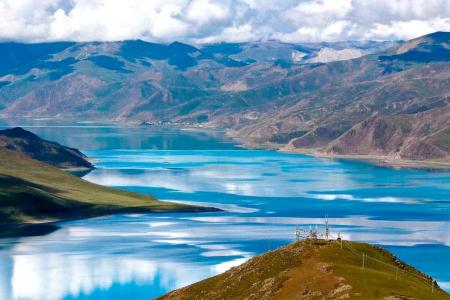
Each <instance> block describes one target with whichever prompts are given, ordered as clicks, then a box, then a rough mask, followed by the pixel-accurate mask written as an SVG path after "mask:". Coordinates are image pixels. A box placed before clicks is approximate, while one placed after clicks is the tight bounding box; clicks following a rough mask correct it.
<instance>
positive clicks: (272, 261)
mask: <svg viewBox="0 0 450 300" xmlns="http://www.w3.org/2000/svg"><path fill="white" fill-rule="evenodd" d="M363 254H364V266H363ZM431 283H432V281H431V278H429V277H428V276H426V275H424V274H422V273H420V272H419V271H417V270H416V269H414V268H412V267H411V266H409V265H407V264H405V263H403V262H401V261H400V260H398V259H397V258H395V257H394V256H393V255H392V254H390V253H389V252H387V251H385V250H383V249H381V248H379V247H376V246H372V245H369V244H364V243H354V242H349V241H343V243H342V249H341V245H340V243H339V242H337V241H323V240H317V241H314V240H305V241H300V242H296V243H294V244H290V245H288V246H286V247H283V248H280V249H278V250H275V251H271V252H268V253H266V254H263V255H260V256H256V257H254V258H252V259H250V260H249V261H248V262H246V263H244V264H242V265H240V266H238V267H234V268H232V269H230V270H229V271H227V272H225V273H223V274H220V275H218V276H215V277H211V278H209V279H206V280H203V281H200V282H198V283H195V284H193V285H190V286H188V287H185V288H181V289H179V290H176V291H173V292H171V293H169V294H167V295H165V296H162V297H161V298H159V299H160V300H163V299H164V300H167V299H177V300H179V299H186V300H187V299H189V300H194V299H205V300H215V299H217V300H219V299H223V300H226V299H230V300H231V299H233V300H236V299H258V300H264V299H280V300H287V299H361V300H372V299H374V300H375V299H384V300H404V299H423V300H428V299H450V295H448V294H447V293H445V292H444V291H443V290H442V289H440V288H439V287H438V286H437V285H436V284H435V285H434V287H433V288H432V284H431Z"/></svg>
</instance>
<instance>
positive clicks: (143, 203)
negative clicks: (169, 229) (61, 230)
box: [0, 148, 211, 224]
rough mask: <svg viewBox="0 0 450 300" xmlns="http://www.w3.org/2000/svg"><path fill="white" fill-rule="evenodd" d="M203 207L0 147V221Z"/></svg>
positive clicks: (192, 209) (201, 209)
mask: <svg viewBox="0 0 450 300" xmlns="http://www.w3.org/2000/svg"><path fill="white" fill-rule="evenodd" d="M204 210H208V208H202V207H195V206H189V205H183V204H177V203H169V202H162V201H158V200H156V199H155V198H153V197H150V196H144V195H139V194H135V193H132V192H126V191H120V190H116V189H113V188H109V187H104V186H100V185H97V184H93V183H89V182H87V181H85V180H83V179H80V178H78V177H76V176H73V175H71V174H68V173H66V172H64V171H61V170H59V169H57V168H55V167H52V166H50V165H47V164H45V163H42V162H39V161H37V160H33V159H31V158H29V157H27V156H25V155H24V154H21V153H19V152H13V151H9V150H5V149H2V148H0V224H9V223H36V222H43V221H49V220H60V219H66V218H82V217H89V216H98V215H105V214H112V213H121V212H165V211H204ZM209 210H211V209H209Z"/></svg>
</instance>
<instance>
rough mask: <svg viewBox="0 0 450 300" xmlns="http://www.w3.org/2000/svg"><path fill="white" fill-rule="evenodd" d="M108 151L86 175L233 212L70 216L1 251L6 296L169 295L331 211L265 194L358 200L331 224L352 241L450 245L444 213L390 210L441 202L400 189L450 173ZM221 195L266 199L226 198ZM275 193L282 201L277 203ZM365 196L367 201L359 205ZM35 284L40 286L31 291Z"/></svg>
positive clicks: (0, 289) (296, 159)
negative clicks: (119, 287)
mask: <svg viewBox="0 0 450 300" xmlns="http://www.w3.org/2000/svg"><path fill="white" fill-rule="evenodd" d="M125 152H126V153H125ZM101 153H103V154H101V155H104V156H101V155H99V156H97V158H98V159H100V160H101V163H100V164H99V166H100V169H97V170H95V171H93V172H92V173H90V174H89V175H87V176H86V177H85V179H87V180H90V181H93V182H97V183H100V184H104V185H112V186H138V187H151V188H155V189H157V188H164V189H170V190H174V191H178V192H179V193H180V194H183V195H184V196H185V198H186V199H188V201H189V202H192V203H202V204H203V205H208V204H211V205H213V206H214V205H216V206H220V207H221V208H223V209H225V210H226V212H219V213H214V214H209V215H197V214H191V215H188V216H186V215H165V216H163V215H158V216H156V215H137V214H129V215H124V216H117V217H110V218H97V219H91V220H84V221H75V222H69V223H66V224H64V225H63V226H64V228H63V229H61V230H59V231H57V232H54V233H52V234H50V235H48V236H45V237H35V238H25V239H22V240H21V242H20V243H18V244H15V245H12V246H11V249H7V250H0V260H1V264H2V267H1V268H0V279H3V278H5V279H6V280H1V281H0V298H1V299H3V298H4V299H8V300H9V299H11V298H13V297H16V298H20V297H23V298H28V297H30V299H33V300H34V299H39V300H41V299H46V295H48V299H56V298H58V297H60V296H64V295H78V294H79V293H82V292H84V293H86V294H89V293H91V292H92V291H94V290H98V289H104V290H108V289H109V288H111V286H113V285H115V284H124V285H127V284H130V285H131V284H142V285H143V286H145V287H147V288H148V287H151V288H154V289H160V291H161V292H163V291H168V290H171V289H173V288H175V287H179V286H183V285H186V284H188V283H190V282H193V281H197V280H199V279H202V278H205V277H208V276H210V275H213V274H217V273H220V272H223V271H225V270H226V269H228V268H230V267H232V266H235V265H237V264H240V263H242V262H244V261H245V260H247V259H248V258H249V257H250V256H252V255H254V254H256V253H259V252H262V251H266V250H268V248H269V247H270V242H269V240H270V241H274V242H276V241H278V242H280V243H286V242H289V241H291V240H293V237H294V236H293V231H294V227H295V225H296V224H300V225H301V226H303V227H304V228H309V226H315V225H318V226H322V225H323V221H324V220H323V218H317V217H302V218H300V217H297V215H296V214H295V213H290V212H289V209H290V208H299V210H298V212H302V211H301V209H305V210H306V209H308V207H303V206H302V205H304V204H302V203H300V202H297V203H295V205H292V206H289V207H288V208H287V211H288V213H289V214H287V215H288V216H285V215H282V213H286V211H282V207H281V208H280V207H279V206H278V205H279V204H278V203H281V205H283V204H287V202H282V201H281V200H280V202H276V201H277V200H279V199H275V200H273V199H271V200H270V201H268V200H262V198H257V197H259V196H261V197H305V198H308V199H311V200H313V201H316V202H320V203H321V204H320V205H322V204H325V203H330V201H335V202H333V206H334V205H335V204H336V206H337V205H338V204H341V203H342V202H345V203H351V205H349V206H344V208H345V209H348V210H344V211H341V212H340V215H339V216H341V217H333V218H330V219H329V220H330V223H331V225H332V231H333V232H341V233H342V234H343V236H344V237H345V238H347V239H352V240H359V241H369V242H374V243H380V244H384V245H403V246H414V245H421V244H442V245H447V246H450V237H449V235H448V234H445V233H448V232H449V231H450V222H449V221H448V219H446V218H445V217H446V215H445V214H438V213H437V211H438V210H435V211H432V212H433V215H432V216H431V217H430V219H429V221H426V220H423V219H420V218H416V215H415V213H416V211H412V210H411V211H408V210H406V211H405V213H404V215H403V217H404V219H400V220H397V219H396V217H397V215H398V214H400V213H401V212H400V211H399V212H398V213H397V212H396V211H394V213H395V214H389V213H392V212H393V211H392V210H386V211H385V210H383V209H384V208H385V207H392V206H389V205H396V204H398V203H400V204H404V206H403V207H402V208H404V207H405V206H408V207H414V206H415V205H416V206H417V207H420V210H425V209H431V208H433V207H434V206H431V204H430V206H425V205H422V204H427V201H424V200H427V199H422V198H421V197H420V196H417V198H415V197H411V195H413V196H414V193H412V194H411V193H410V194H409V195H403V194H402V193H396V189H397V187H405V186H407V187H414V186H415V185H418V186H420V185H422V186H425V187H428V186H433V187H435V188H436V189H438V188H441V189H444V191H446V190H445V189H447V190H448V188H449V184H448V183H446V182H447V181H445V180H441V178H440V177H442V176H443V177H445V176H448V174H447V175H445V174H443V173H427V174H426V175H423V174H425V173H420V172H409V173H408V172H406V173H404V172H403V171H386V170H384V169H380V170H378V169H377V170H375V171H374V170H370V171H368V172H364V171H361V170H360V169H359V168H354V167H348V165H341V164H339V163H336V162H331V161H322V160H318V159H314V158H305V157H301V156H284V155H281V154H277V153H272V152H271V153H268V152H264V151H263V152H258V153H260V154H259V155H256V156H255V155H253V154H255V153H256V152H241V151H237V152H236V153H233V156H231V155H230V156H227V153H222V152H220V151H219V152H209V153H200V152H195V151H194V152H191V154H189V155H188V154H186V153H187V152H176V151H175V152H170V153H169V152H164V151H163V152H161V151H154V152H151V151H146V152H145V151H105V152H101ZM248 153H250V154H248ZM252 153H253V154H252ZM261 153H263V154H261ZM244 154H245V156H244ZM94 156H95V155H94ZM280 156H282V157H280ZM124 162H126V164H124ZM102 167H105V168H106V169H101V168H102ZM398 174H403V175H398ZM404 174H407V176H406V175H404ZM274 175H275V176H274ZM430 178H431V179H430ZM377 184H378V185H380V188H379V190H381V191H382V192H381V193H378V194H368V195H365V194H364V193H360V194H358V193H352V191H354V190H356V189H358V188H361V187H369V188H374V187H377ZM383 188H385V190H383ZM377 190H378V188H377ZM196 192H214V193H217V194H218V195H219V197H218V198H217V199H216V198H211V199H206V200H205V199H203V200H204V201H203V202H197V201H196V200H198V199H196V198H197V195H198V194H196ZM220 195H239V196H252V197H256V198H252V197H248V198H243V197H236V198H226V199H222V198H220ZM425 196H428V195H425ZM429 196H430V199H431V200H435V199H437V200H442V199H439V197H437V196H436V198H433V197H434V196H435V195H433V194H432V193H431V194H430V195H429ZM438 196H439V195H438ZM167 199H174V198H167ZM272 200H273V201H275V205H271V204H274V202H272V203H270V202H271V201H272ZM444 200H445V199H444ZM177 201H179V200H177ZM283 201H284V200H283ZM357 202H360V203H361V205H356V204H358V203H357ZM308 203H309V204H311V203H312V202H308ZM376 203H380V204H379V205H376ZM354 204H355V205H354ZM419 204H420V206H419ZM367 205H372V206H371V208H374V209H380V210H379V211H377V215H376V216H378V217H380V218H375V217H374V215H375V213H374V215H365V214H364V213H360V212H359V211H358V209H362V211H365V210H364V208H365V207H366V206H367ZM375 205H376V206H375ZM247 206H248V207H247ZM255 206H256V207H257V208H254V207H255ZM395 207H397V206H395ZM422 208H423V209H422ZM443 208H444V209H445V207H443ZM319 209H320V210H321V209H322V208H319ZM353 209H356V210H353ZM365 212H366V213H367V214H370V213H371V211H370V212H367V211H365ZM269 213H270V214H269ZM268 214H269V215H268ZM350 214H353V215H352V216H350ZM358 214H359V215H358ZM316 215H317V214H316ZM390 218H392V219H390ZM394 218H395V219H394ZM419 220H420V221H419ZM263 242H264V243H263ZM268 243H269V245H268ZM252 247H253V248H252ZM0 249H1V248H0ZM3 262H4V263H3ZM3 265H9V267H3ZM30 281H33V283H31V284H30V286H29V287H27V283H28V282H30ZM5 291H6V292H5ZM130 291H131V289H130ZM2 293H4V294H5V296H4V297H3V295H2ZM33 294H34V295H36V297H33ZM2 297H3V298H2ZM52 297H54V298H52ZM148 298H150V295H149V296H148Z"/></svg>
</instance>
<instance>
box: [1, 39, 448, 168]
mask: <svg viewBox="0 0 450 300" xmlns="http://www.w3.org/2000/svg"><path fill="white" fill-rule="evenodd" d="M449 41H450V33H447V32H436V33H433V34H429V35H426V36H423V37H420V38H417V39H414V40H410V41H406V42H374V41H369V42H336V43H316V44H311V43H310V44H287V43H281V42H277V41H265V42H251V43H234V44H229V43H222V44H211V45H200V46H192V45H187V44H183V43H179V42H175V43H172V44H169V45H163V44H154V43H148V42H144V41H140V40H136V41H123V42H93V43H70V42H67V43H65V42H62V43H49V44H18V43H3V44H0V116H2V117H4V118H5V117H51V118H77V119H90V120H92V119H95V120H115V121H120V122H134V123H145V124H154V123H172V124H179V125H195V126H202V127H219V128H224V129H226V130H227V132H228V134H230V135H232V136H234V137H239V138H241V139H243V141H244V143H245V144H246V145H248V146H266V147H267V146H269V147H273V148H277V149H284V150H288V151H295V152H308V153H320V154H323V155H331V156H373V157H384V158H389V159H391V160H398V161H400V160H416V161H425V160H427V161H428V160H432V161H437V162H448V159H449V153H450V127H449V126H450V123H449V120H450V118H449V114H450V106H449V100H450V99H449V94H450V82H449V81H450V79H449V78H450V64H449V61H450V43H449Z"/></svg>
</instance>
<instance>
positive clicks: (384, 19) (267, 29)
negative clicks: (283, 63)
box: [0, 0, 450, 43]
mask: <svg viewBox="0 0 450 300" xmlns="http://www.w3.org/2000/svg"><path fill="white" fill-rule="evenodd" d="M434 31H450V1H448V0H127V1H124V0H39V1H36V0H1V1H0V40H3V41H23V42H42V41H62V40H64V41H68V40H70V41H117V40H127V39H143V40H147V41H154V42H171V41H174V40H178V41H184V42H189V43H211V42H243V41H254V40H265V39H278V40H281V41H285V42H316V41H335V40H367V39H376V40H389V39H410V38H414V37H417V36H420V35H423V34H427V33H430V32H434Z"/></svg>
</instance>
